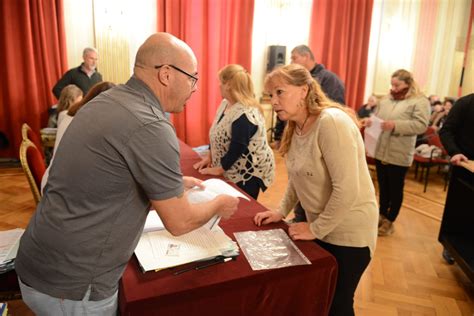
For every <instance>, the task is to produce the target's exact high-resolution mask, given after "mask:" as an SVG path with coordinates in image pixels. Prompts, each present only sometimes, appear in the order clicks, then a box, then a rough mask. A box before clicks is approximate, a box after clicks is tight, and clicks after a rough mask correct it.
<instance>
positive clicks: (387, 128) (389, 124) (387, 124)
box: [382, 121, 395, 131]
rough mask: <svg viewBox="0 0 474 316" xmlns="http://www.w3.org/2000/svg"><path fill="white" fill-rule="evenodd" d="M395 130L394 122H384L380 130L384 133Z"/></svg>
mask: <svg viewBox="0 0 474 316" xmlns="http://www.w3.org/2000/svg"><path fill="white" fill-rule="evenodd" d="M394 128H395V122H394V121H384V122H382V129H383V130H384V131H391V130H393V129H394Z"/></svg>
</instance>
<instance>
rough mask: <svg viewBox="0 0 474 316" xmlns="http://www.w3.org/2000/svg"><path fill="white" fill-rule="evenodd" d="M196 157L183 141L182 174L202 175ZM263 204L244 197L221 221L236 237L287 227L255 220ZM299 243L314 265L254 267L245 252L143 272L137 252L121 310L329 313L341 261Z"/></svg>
mask: <svg viewBox="0 0 474 316" xmlns="http://www.w3.org/2000/svg"><path fill="white" fill-rule="evenodd" d="M197 161H199V157H198V156H197V155H196V154H195V153H194V152H193V151H192V150H191V148H190V147H189V146H187V145H185V144H183V143H182V144H181V164H182V165H181V167H182V170H183V174H185V175H188V176H196V177H199V178H203V177H202V176H201V175H200V174H199V173H198V172H196V171H195V170H194V169H193V168H192V164H193V163H194V162H197ZM262 210H265V207H264V206H262V205H261V204H259V203H258V202H257V201H255V200H251V201H250V202H247V201H241V202H240V204H239V209H238V211H237V212H236V213H235V214H234V216H233V217H232V218H231V219H229V220H222V221H221V222H220V224H219V225H220V226H221V227H222V229H223V230H224V231H225V232H226V233H227V235H228V236H229V237H231V238H232V239H234V240H235V236H234V235H233V233H234V232H239V231H249V230H250V231H254V230H263V229H274V228H283V229H284V230H285V231H287V226H286V225H285V224H283V223H280V224H274V225H267V226H264V227H257V226H255V225H254V224H253V216H254V215H255V213H256V212H259V211H262ZM295 243H296V245H297V246H298V247H299V248H300V250H301V251H302V252H303V253H304V254H305V255H306V257H307V258H308V259H309V260H310V261H311V263H312V264H311V265H303V266H294V267H288V268H282V269H271V270H260V271H253V270H252V269H251V267H250V265H249V263H248V261H247V259H246V258H245V255H244V254H243V253H241V254H240V256H238V257H237V260H235V261H230V262H227V263H223V264H218V265H215V266H212V267H209V268H206V269H203V270H193V271H190V272H186V273H183V274H180V275H174V274H173V269H166V270H163V271H159V272H147V273H145V274H144V273H142V272H141V270H140V269H139V267H138V262H137V259H136V258H135V256H133V257H132V259H131V260H130V262H129V264H128V266H127V268H126V269H125V272H124V274H123V277H122V279H121V281H120V291H119V307H120V312H121V315H173V316H177V315H186V316H190V315H206V316H212V315H219V316H222V315H225V316H233V315H246V316H248V315H326V314H327V313H328V310H329V306H330V303H331V300H332V296H333V293H334V289H335V284H336V276H337V264H336V261H335V259H334V257H332V256H331V255H330V254H329V253H328V252H326V251H325V250H323V249H322V248H320V247H319V246H318V245H316V244H315V243H314V242H311V241H297V242H295ZM190 265H192V264H190ZM181 268H182V267H178V268H175V269H181Z"/></svg>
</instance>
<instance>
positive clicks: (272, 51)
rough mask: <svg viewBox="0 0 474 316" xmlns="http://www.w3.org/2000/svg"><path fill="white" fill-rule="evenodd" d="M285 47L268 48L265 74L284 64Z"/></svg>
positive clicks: (274, 46)
mask: <svg viewBox="0 0 474 316" xmlns="http://www.w3.org/2000/svg"><path fill="white" fill-rule="evenodd" d="M285 60H286V46H278V45H272V46H268V62H267V72H270V71H272V70H273V69H275V67H277V66H282V65H284V64H285Z"/></svg>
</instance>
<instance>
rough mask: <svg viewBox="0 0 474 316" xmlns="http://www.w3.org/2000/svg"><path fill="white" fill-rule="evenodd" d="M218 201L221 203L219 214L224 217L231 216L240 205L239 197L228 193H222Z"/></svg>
mask: <svg viewBox="0 0 474 316" xmlns="http://www.w3.org/2000/svg"><path fill="white" fill-rule="evenodd" d="M216 202H217V203H219V204H220V207H219V211H218V212H217V215H219V216H221V217H222V218H229V217H231V216H232V215H233V214H234V213H235V211H237V207H238V206H239V199H238V198H236V197H233V196H230V195H227V194H221V195H218V196H217V197H216Z"/></svg>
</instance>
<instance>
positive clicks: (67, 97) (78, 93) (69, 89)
mask: <svg viewBox="0 0 474 316" xmlns="http://www.w3.org/2000/svg"><path fill="white" fill-rule="evenodd" d="M82 95H83V93H82V90H81V89H79V88H78V87H77V86H76V85H74V84H69V85H67V86H65V87H64V88H63V90H61V94H60V95H59V100H58V107H57V108H56V112H57V113H58V114H59V113H60V112H61V111H65V110H68V109H69V107H70V106H71V105H73V104H74V102H76V99H77V98H78V97H82Z"/></svg>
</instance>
